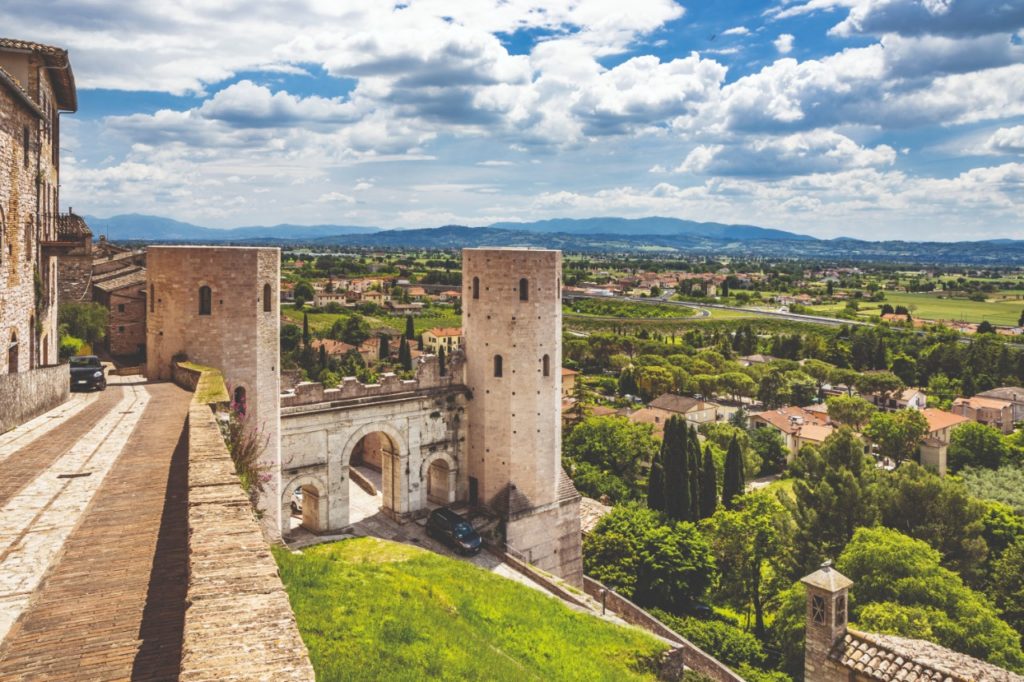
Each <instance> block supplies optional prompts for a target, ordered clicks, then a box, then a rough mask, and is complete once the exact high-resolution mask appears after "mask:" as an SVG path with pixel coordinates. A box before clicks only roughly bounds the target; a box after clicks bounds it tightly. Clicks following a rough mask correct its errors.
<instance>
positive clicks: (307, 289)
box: [295, 280, 316, 301]
mask: <svg viewBox="0 0 1024 682" xmlns="http://www.w3.org/2000/svg"><path fill="white" fill-rule="evenodd" d="M315 296H316V292H315V291H313V285H312V284H310V283H309V282H306V281H304V280H303V281H302V282H299V283H298V284H296V285H295V298H300V297H301V298H302V299H303V300H305V301H312V300H313V298H314V297H315Z"/></svg>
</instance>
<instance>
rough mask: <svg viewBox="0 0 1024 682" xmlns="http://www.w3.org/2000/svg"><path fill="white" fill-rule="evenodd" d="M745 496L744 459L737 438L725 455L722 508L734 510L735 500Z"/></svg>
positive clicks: (730, 444)
mask: <svg viewBox="0 0 1024 682" xmlns="http://www.w3.org/2000/svg"><path fill="white" fill-rule="evenodd" d="M742 494H743V459H742V457H741V455H740V445H739V443H738V442H737V441H736V439H735V438H733V439H732V442H730V443H729V451H728V452H727V453H726V455H725V470H724V471H723V474H722V506H723V507H725V508H726V509H732V508H733V500H734V499H735V498H736V497H738V496H740V495H742Z"/></svg>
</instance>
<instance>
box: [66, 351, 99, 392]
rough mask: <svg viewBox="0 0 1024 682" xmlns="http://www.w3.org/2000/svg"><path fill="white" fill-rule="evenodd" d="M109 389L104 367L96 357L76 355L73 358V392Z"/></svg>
mask: <svg viewBox="0 0 1024 682" xmlns="http://www.w3.org/2000/svg"><path fill="white" fill-rule="evenodd" d="M106 387H107V377H106V375H105V374H104V372H103V365H102V364H101V363H100V359H99V358H98V357H96V356H95V355H76V356H75V357H73V358H71V390H72V391H77V390H79V389H99V390H101V391H102V390H103V389H105V388H106Z"/></svg>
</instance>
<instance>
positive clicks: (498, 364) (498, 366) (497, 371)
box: [494, 355, 502, 377]
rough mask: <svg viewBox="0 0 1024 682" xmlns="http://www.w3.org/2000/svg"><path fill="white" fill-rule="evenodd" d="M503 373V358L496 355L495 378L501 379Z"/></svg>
mask: <svg viewBox="0 0 1024 682" xmlns="http://www.w3.org/2000/svg"><path fill="white" fill-rule="evenodd" d="M501 372H502V367H501V356H500V355H495V356H494V376H496V377H500V376H501Z"/></svg>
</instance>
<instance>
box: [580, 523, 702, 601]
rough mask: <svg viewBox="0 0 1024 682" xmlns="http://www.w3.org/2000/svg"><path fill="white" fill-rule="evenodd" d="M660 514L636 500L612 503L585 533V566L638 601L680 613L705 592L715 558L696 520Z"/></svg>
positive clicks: (605, 582) (617, 589) (625, 594)
mask: <svg viewBox="0 0 1024 682" xmlns="http://www.w3.org/2000/svg"><path fill="white" fill-rule="evenodd" d="M662 518H663V517H662V516H661V515H660V514H659V513H658V512H656V511H653V510H651V509H646V508H644V507H640V506H639V505H636V504H624V505H618V506H616V507H615V508H614V509H612V511H611V512H610V513H609V514H607V515H605V516H604V518H602V519H601V520H600V521H599V522H598V524H597V526H596V527H595V528H594V530H593V531H592V532H591V533H590V534H589V535H587V537H586V538H584V540H583V567H584V570H585V571H586V573H587V575H590V576H592V577H594V578H596V579H597V580H600V581H601V582H603V583H604V584H606V585H608V586H609V587H611V588H612V589H614V590H615V591H616V592H619V593H620V594H622V595H623V596H625V597H627V598H628V599H631V600H632V601H634V602H636V603H637V604H639V605H640V606H643V607H648V608H649V607H657V608H662V609H665V610H667V611H671V612H673V613H680V612H684V611H686V610H687V609H689V608H691V607H692V606H693V605H694V604H695V603H696V602H698V601H699V600H700V599H701V598H702V597H703V596H704V594H705V593H706V592H707V589H708V587H709V586H710V585H711V583H712V581H713V579H714V577H715V561H714V557H713V555H712V553H711V548H710V546H709V545H708V542H707V540H705V539H704V537H703V535H701V533H700V532H699V531H698V530H697V527H696V526H695V525H694V524H692V523H689V522H668V523H665V522H664V521H662Z"/></svg>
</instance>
